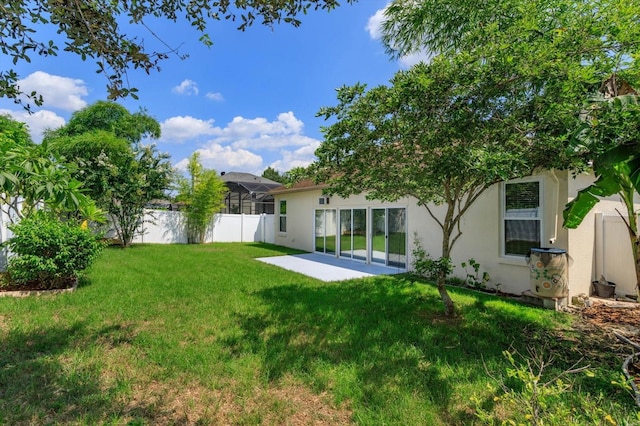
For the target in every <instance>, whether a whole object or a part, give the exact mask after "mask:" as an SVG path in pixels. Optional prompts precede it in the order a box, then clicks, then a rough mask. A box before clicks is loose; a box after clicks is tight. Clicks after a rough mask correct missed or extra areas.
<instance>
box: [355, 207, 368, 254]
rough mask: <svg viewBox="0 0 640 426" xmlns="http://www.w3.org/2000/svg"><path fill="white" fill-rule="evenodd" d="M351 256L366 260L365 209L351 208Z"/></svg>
mask: <svg viewBox="0 0 640 426" xmlns="http://www.w3.org/2000/svg"><path fill="white" fill-rule="evenodd" d="M352 234H353V240H352V241H353V258H354V259H358V260H367V210H366V209H354V210H353V231H352Z"/></svg>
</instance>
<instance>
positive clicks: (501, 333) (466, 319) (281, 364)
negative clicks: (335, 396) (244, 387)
mask: <svg viewBox="0 0 640 426" xmlns="http://www.w3.org/2000/svg"><path fill="white" fill-rule="evenodd" d="M426 290H427V291H425V287H424V286H422V285H416V284H414V283H413V282H412V281H410V280H409V279H407V278H406V277H395V278H394V277H388V276H385V277H375V278H369V279H366V280H354V281H348V282H343V283H338V284H335V285H334V284H330V285H326V286H321V287H306V286H297V285H287V286H281V287H273V288H267V289H264V290H260V291H258V292H256V293H255V295H256V296H258V297H259V298H261V299H262V301H263V302H264V304H265V306H266V308H267V313H266V314H265V313H261V314H259V315H254V314H246V315H241V316H240V317H239V318H238V321H239V323H240V325H241V328H242V333H241V334H239V335H238V336H236V337H234V338H229V339H227V341H226V342H225V344H226V345H227V346H228V347H229V348H230V349H231V353H232V354H236V355H237V356H241V354H243V353H246V352H249V353H254V354H258V355H260V357H261V358H262V360H263V365H264V369H265V371H264V373H265V374H266V376H267V379H269V380H274V381H275V380H278V379H280V378H281V377H283V376H285V375H286V374H288V373H293V374H302V375H303V376H307V377H317V376H318V369H319V368H323V369H325V370H328V371H335V370H339V369H340V368H349V369H350V371H353V370H354V369H355V375H356V377H355V378H354V379H353V381H352V385H353V386H354V387H358V388H359V389H358V390H354V393H353V395H358V394H359V396H357V398H359V399H360V404H363V405H365V406H366V408H365V409H366V410H368V411H385V410H387V409H388V405H389V404H391V402H390V401H392V400H394V399H397V398H398V397H399V396H398V395H411V397H415V398H418V399H422V400H424V401H429V402H430V403H431V405H432V406H433V407H438V408H437V410H439V411H440V414H439V417H440V420H441V421H443V422H444V423H465V422H467V421H470V420H471V419H472V414H470V413H469V412H468V411H467V412H465V411H464V410H461V409H460V407H457V408H456V407H455V405H456V403H457V404H459V403H460V401H455V399H456V398H455V393H456V392H457V391H458V387H457V386H458V385H459V383H465V384H467V383H472V384H473V383H476V382H479V383H484V381H483V380H486V374H485V371H484V368H483V364H482V362H483V361H482V360H483V359H484V361H485V362H486V363H487V364H491V365H495V364H499V365H502V364H503V363H504V357H503V355H502V351H503V350H505V349H507V348H509V347H510V346H511V345H514V344H515V345H516V346H517V345H518V344H519V343H522V342H520V341H519V336H520V333H521V332H522V330H523V329H526V327H528V326H530V321H529V320H526V319H524V318H522V317H520V316H519V315H518V314H517V310H516V309H514V310H513V311H510V310H499V309H492V308H484V307H482V305H480V310H479V311H478V307H474V306H473V303H471V305H470V306H469V305H466V306H465V308H463V316H462V317H461V318H457V319H453V320H451V319H447V318H444V317H443V316H442V303H441V301H440V298H439V296H438V295H437V293H436V292H435V290H434V289H433V288H427V289H426ZM478 297H479V298H481V297H482V296H480V295H478ZM464 309H469V311H473V313H472V314H471V313H469V314H467V313H466V312H464ZM476 311H477V312H476ZM327 374H330V373H327ZM320 375H322V374H320ZM329 381H330V380H329ZM314 384H315V385H319V386H323V385H322V384H318V383H314ZM330 385H331V384H330V383H329V384H326V386H330ZM351 398H354V396H351ZM467 402H468V400H467Z"/></svg>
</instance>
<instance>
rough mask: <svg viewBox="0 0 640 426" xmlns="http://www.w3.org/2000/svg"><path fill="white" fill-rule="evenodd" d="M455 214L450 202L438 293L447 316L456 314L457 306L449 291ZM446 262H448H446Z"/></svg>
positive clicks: (443, 241) (443, 228)
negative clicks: (453, 218)
mask: <svg viewBox="0 0 640 426" xmlns="http://www.w3.org/2000/svg"><path fill="white" fill-rule="evenodd" d="M452 216H453V208H452V206H451V203H449V208H448V211H447V217H446V218H445V221H444V226H443V227H442V257H441V258H440V260H441V262H442V264H441V265H440V270H439V271H438V282H437V284H438V293H440V298H441V299H442V303H443V304H444V314H445V315H446V316H447V317H453V316H455V313H456V311H455V306H454V305H453V300H451V296H449V293H448V292H447V286H446V282H447V275H449V274H450V273H451V248H450V246H449V244H450V240H451V228H452V220H451V217H452ZM444 262H446V263H444Z"/></svg>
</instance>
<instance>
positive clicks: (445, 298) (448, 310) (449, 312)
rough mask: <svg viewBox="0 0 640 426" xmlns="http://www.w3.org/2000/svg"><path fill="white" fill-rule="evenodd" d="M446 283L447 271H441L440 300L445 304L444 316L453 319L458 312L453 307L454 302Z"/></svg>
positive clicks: (439, 283) (439, 274)
mask: <svg viewBox="0 0 640 426" xmlns="http://www.w3.org/2000/svg"><path fill="white" fill-rule="evenodd" d="M446 282H447V274H446V272H445V271H443V270H441V271H440V272H438V282H437V285H438V293H440V298H441V299H442V303H443V304H444V314H445V315H446V316H447V317H453V316H455V313H456V310H455V306H454V305H453V300H452V299H451V296H449V293H448V292H447V287H446V285H445V284H446Z"/></svg>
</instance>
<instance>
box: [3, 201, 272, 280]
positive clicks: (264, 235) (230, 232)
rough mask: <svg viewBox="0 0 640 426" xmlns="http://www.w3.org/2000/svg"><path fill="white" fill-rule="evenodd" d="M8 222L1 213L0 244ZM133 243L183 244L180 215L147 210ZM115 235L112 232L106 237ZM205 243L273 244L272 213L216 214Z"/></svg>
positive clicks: (4, 257)
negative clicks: (138, 233) (141, 227)
mask: <svg viewBox="0 0 640 426" xmlns="http://www.w3.org/2000/svg"><path fill="white" fill-rule="evenodd" d="M10 223H11V222H10V221H9V218H8V217H7V215H6V214H4V213H2V211H0V243H1V242H3V241H6V240H8V239H9V238H11V236H12V234H11V231H10V230H9V229H8V228H7V226H8V225H9V224H10ZM141 231H142V232H141V234H140V235H138V236H136V238H135V239H134V240H133V242H134V243H155V244H184V243H186V242H187V234H186V231H185V226H184V218H183V214H182V212H179V211H168V210H146V211H145V217H144V224H143V229H142V230H141ZM108 235H109V236H112V235H114V234H113V233H111V234H108ZM205 242H207V243H210V242H241V243H242V242H263V243H271V244H273V243H274V242H275V220H274V216H273V215H272V214H259V215H248V214H217V215H216V216H215V218H214V219H213V221H212V226H211V227H210V229H209V232H207V235H206V238H205ZM7 255H8V253H7V251H6V249H0V271H2V270H4V269H5V268H6V261H7Z"/></svg>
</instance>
